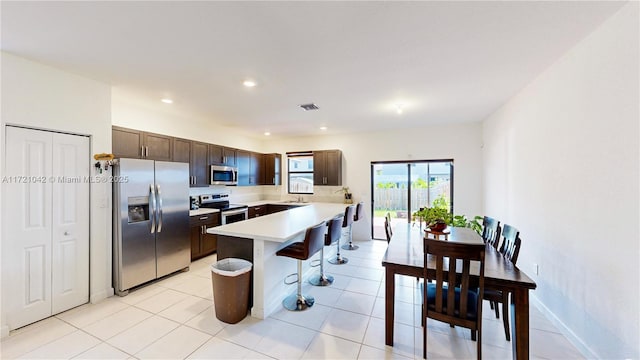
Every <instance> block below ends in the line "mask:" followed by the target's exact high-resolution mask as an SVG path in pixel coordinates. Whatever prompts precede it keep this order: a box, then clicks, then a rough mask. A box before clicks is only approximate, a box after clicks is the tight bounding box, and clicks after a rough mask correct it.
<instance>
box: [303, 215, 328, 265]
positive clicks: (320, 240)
mask: <svg viewBox="0 0 640 360" xmlns="http://www.w3.org/2000/svg"><path fill="white" fill-rule="evenodd" d="M326 230H327V223H326V222H324V221H323V222H321V223H320V224H318V225H314V226H312V227H310V228H307V232H306V233H305V235H304V258H305V259H308V258H310V257H311V256H313V254H315V253H317V252H318V251H320V250H321V249H322V247H323V246H324V233H325V231H326Z"/></svg>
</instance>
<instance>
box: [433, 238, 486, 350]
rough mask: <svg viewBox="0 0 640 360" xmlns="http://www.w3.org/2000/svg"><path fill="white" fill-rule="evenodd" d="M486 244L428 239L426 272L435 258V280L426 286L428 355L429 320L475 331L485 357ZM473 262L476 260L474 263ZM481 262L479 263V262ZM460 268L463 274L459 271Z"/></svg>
mask: <svg viewBox="0 0 640 360" xmlns="http://www.w3.org/2000/svg"><path fill="white" fill-rule="evenodd" d="M484 256H485V245H484V244H482V245H470V244H462V243H454V242H448V241H442V240H436V239H429V238H425V239H424V263H425V267H424V272H423V276H424V278H425V279H427V278H428V271H427V266H426V264H427V263H428V260H429V259H432V260H433V259H435V262H436V268H435V272H436V274H435V275H436V276H435V279H432V280H435V281H434V282H432V283H430V282H426V281H425V283H424V285H423V287H422V298H423V302H422V304H423V305H422V316H423V318H422V320H423V325H424V327H423V338H422V341H423V352H422V357H423V358H425V359H426V358H427V332H428V330H427V329H428V326H427V319H428V318H431V319H434V320H438V321H442V322H445V323H449V324H450V325H452V326H454V325H458V326H462V327H465V328H467V329H470V330H471V339H472V340H475V341H476V345H477V357H478V359H481V358H482V295H483V293H484ZM472 261H473V262H474V263H473V264H472ZM476 262H477V263H478V265H476V264H477V263H476ZM472 266H473V267H474V272H475V268H476V266H478V277H477V279H476V278H475V277H474V278H471V276H470V272H471V267H472ZM456 269H460V270H461V273H457V272H456Z"/></svg>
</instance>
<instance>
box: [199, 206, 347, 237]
mask: <svg viewBox="0 0 640 360" xmlns="http://www.w3.org/2000/svg"><path fill="white" fill-rule="evenodd" d="M345 207H346V205H345V204H339V203H308V204H305V206H299V207H296V208H293V209H290V210H288V211H281V212H278V213H275V214H270V215H267V216H260V217H256V218H253V219H248V220H245V221H239V222H235V223H231V224H228V225H222V226H217V227H212V228H209V229H207V232H208V233H210V234H217V235H226V236H235V237H241V238H248V239H260V240H266V241H273V242H280V243H283V242H286V241H288V240H291V239H293V238H294V237H296V236H297V235H299V234H300V233H301V232H304V231H305V230H306V229H307V228H308V227H311V226H313V225H316V224H319V223H321V222H322V221H327V220H330V219H332V218H333V217H334V216H336V215H340V214H343V213H344V209H345Z"/></svg>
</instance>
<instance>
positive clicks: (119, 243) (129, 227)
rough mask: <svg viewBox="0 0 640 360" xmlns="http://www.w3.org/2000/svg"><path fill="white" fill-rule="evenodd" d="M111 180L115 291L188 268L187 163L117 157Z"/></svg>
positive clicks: (121, 294) (189, 247)
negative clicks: (112, 180) (112, 179)
mask: <svg viewBox="0 0 640 360" xmlns="http://www.w3.org/2000/svg"><path fill="white" fill-rule="evenodd" d="M113 174H114V183H113V212H114V216H113V283H114V288H115V291H116V294H118V295H120V296H124V295H127V293H128V292H129V289H131V288H133V287H135V286H138V285H140V284H143V283H146V282H148V281H151V280H154V279H156V278H160V277H162V276H165V275H168V274H171V273H173V272H175V271H178V270H181V269H184V268H188V267H189V265H190V264H191V245H190V239H189V206H190V204H189V164H187V163H177V162H165V161H154V160H140V159H119V161H118V163H117V164H116V165H115V166H114V170H113Z"/></svg>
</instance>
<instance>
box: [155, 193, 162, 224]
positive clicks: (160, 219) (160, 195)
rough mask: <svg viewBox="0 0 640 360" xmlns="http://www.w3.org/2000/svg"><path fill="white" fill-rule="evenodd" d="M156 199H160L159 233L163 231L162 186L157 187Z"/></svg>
mask: <svg viewBox="0 0 640 360" xmlns="http://www.w3.org/2000/svg"><path fill="white" fill-rule="evenodd" d="M156 197H157V198H158V233H160V232H161V231H162V192H161V191H160V185H156Z"/></svg>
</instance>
